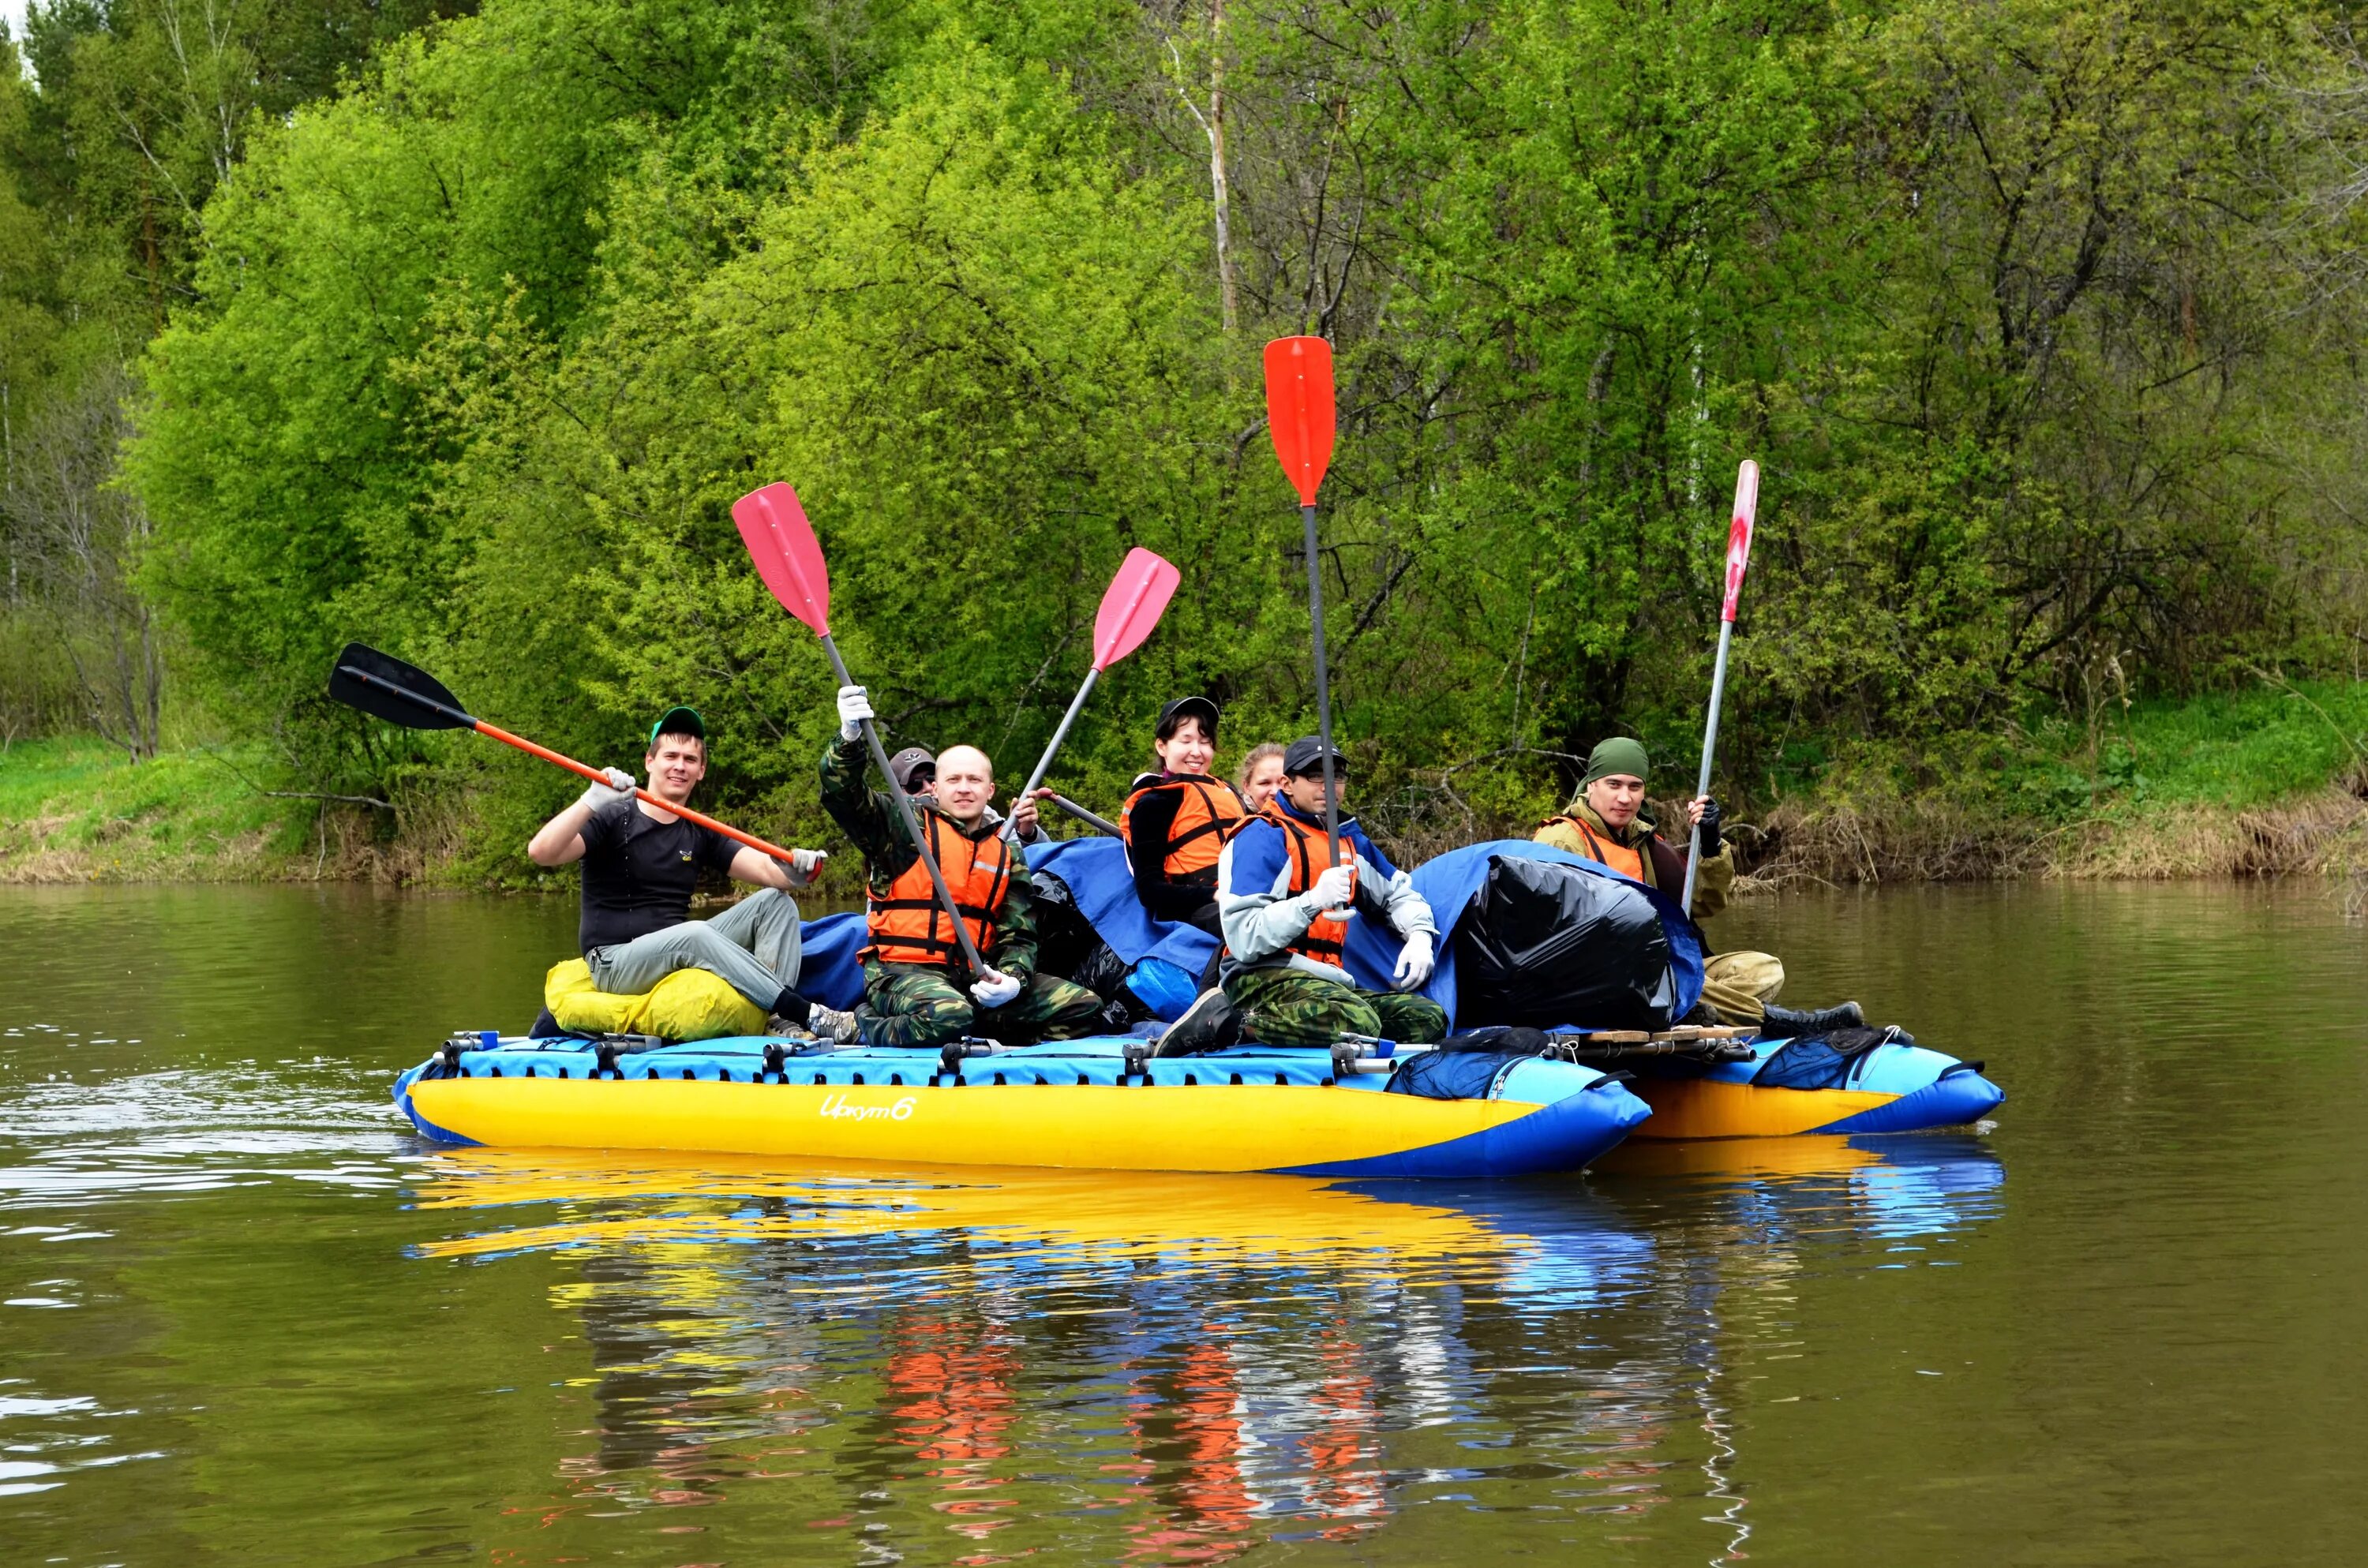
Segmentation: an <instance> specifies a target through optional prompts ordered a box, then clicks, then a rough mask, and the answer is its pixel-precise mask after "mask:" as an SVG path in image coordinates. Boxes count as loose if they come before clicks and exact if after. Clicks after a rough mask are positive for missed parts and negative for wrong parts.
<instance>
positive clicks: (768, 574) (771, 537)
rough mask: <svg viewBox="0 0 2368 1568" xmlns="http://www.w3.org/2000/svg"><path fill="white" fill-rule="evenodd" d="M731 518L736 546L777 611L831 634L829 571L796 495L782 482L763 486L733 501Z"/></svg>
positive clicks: (824, 634) (819, 541)
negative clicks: (737, 532) (744, 548)
mask: <svg viewBox="0 0 2368 1568" xmlns="http://www.w3.org/2000/svg"><path fill="white" fill-rule="evenodd" d="M732 520H733V522H734V523H735V524H737V525H739V528H740V542H741V543H743V544H745V545H746V546H747V547H748V558H749V559H750V560H751V561H754V562H756V563H757V575H758V576H759V577H762V578H763V579H765V586H767V587H768V588H770V589H771V590H772V591H773V597H775V598H777V599H779V600H780V601H781V608H783V609H785V610H788V611H789V612H790V613H791V615H794V616H796V617H797V618H798V619H800V620H803V621H804V622H805V623H806V624H807V625H808V626H810V627H812V628H814V632H815V634H816V635H817V636H822V637H827V636H829V635H830V568H829V567H828V566H827V565H825V563H824V562H823V558H822V541H821V540H818V539H816V538H814V525H813V524H812V523H809V522H807V521H806V509H805V507H804V506H802V505H800V504H799V501H798V493H797V492H796V491H794V490H792V489H791V488H790V487H789V486H788V485H786V484H779V483H776V484H768V485H767V486H765V488H763V489H762V490H752V491H750V492H749V493H748V494H746V495H743V496H742V497H740V499H738V500H737V501H734V502H733V503H732Z"/></svg>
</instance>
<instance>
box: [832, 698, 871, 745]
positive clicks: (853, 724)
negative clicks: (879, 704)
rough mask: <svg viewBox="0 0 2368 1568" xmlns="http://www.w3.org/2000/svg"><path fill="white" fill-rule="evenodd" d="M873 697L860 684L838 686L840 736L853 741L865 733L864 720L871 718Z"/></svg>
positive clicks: (842, 738)
mask: <svg viewBox="0 0 2368 1568" xmlns="http://www.w3.org/2000/svg"><path fill="white" fill-rule="evenodd" d="M872 716H873V715H872V712H871V698H870V697H868V696H866V695H865V694H864V690H863V688H862V687H860V686H842V687H839V688H838V738H839V739H840V740H842V741H851V740H853V739H855V737H856V736H858V735H860V734H861V733H863V721H865V720H866V719H869V718H871V717H872Z"/></svg>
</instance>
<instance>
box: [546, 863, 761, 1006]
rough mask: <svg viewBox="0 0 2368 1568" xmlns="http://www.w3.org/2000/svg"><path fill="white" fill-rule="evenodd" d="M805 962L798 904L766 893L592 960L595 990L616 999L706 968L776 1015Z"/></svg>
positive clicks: (598, 952)
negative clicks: (783, 992) (680, 971)
mask: <svg viewBox="0 0 2368 1568" xmlns="http://www.w3.org/2000/svg"><path fill="white" fill-rule="evenodd" d="M803 956H804V955H803V948H802V946H801V944H800V940H799V936H798V901H797V900H795V899H793V898H791V896H790V895H789V894H787V893H785V892H781V890H780V889H779V888H762V889H759V890H758V891H757V892H753V893H750V894H749V895H748V896H747V897H746V898H744V899H742V900H741V901H740V902H739V903H735V904H734V905H733V906H732V907H731V908H729V909H727V910H725V911H724V912H723V914H721V915H717V916H716V917H715V918H714V919H712V920H686V921H684V922H683V923H682V924H681V925H679V926H667V927H666V929H664V930H662V931H653V932H651V933H650V934H649V935H648V936H646V937H634V938H633V939H632V941H630V942H616V943H612V944H610V945H609V946H608V947H605V948H595V949H592V950H591V951H590V952H588V953H586V954H585V955H584V958H585V961H586V963H587V964H588V965H590V967H591V970H592V983H593V984H595V985H597V986H598V987H599V988H600V989H601V990H603V991H606V992H609V993H611V994H615V995H620V996H638V995H640V994H642V993H643V992H644V991H647V990H649V989H650V988H651V987H653V986H655V985H656V984H657V983H658V982H659V981H661V980H664V979H665V978H666V976H667V975H669V974H672V973H673V972H674V971H677V970H678V969H703V970H705V971H707V972H708V973H710V974H712V975H716V976H718V977H720V978H721V979H722V980H723V983H725V984H726V985H729V986H730V987H732V989H733V990H734V991H737V992H738V993H740V994H741V995H743V996H746V998H748V1000H749V1001H751V1002H754V1003H755V1004H756V1005H757V1006H759V1007H764V1008H768V1009H769V1008H770V1007H771V1006H772V1005H773V1003H774V1002H775V1001H776V1000H778V999H779V998H780V994H781V990H782V988H783V987H784V986H793V985H795V984H797V983H798V966H799V964H800V962H801V961H802V960H803Z"/></svg>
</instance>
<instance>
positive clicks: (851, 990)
mask: <svg viewBox="0 0 2368 1568" xmlns="http://www.w3.org/2000/svg"><path fill="white" fill-rule="evenodd" d="M1499 856H1515V857H1518V858H1523V859H1529V860H1544V861H1547V862H1550V863H1552V864H1554V865H1557V866H1576V867H1577V868H1578V869H1580V870H1581V871H1583V872H1586V873H1587V874H1588V875H1590V876H1598V877H1610V878H1611V879H1613V880H1614V881H1623V882H1629V883H1630V884H1631V885H1632V886H1634V887H1636V888H1637V889H1638V890H1639V891H1641V892H1643V893H1644V894H1645V896H1646V897H1647V898H1649V899H1651V900H1652V901H1653V906H1654V908H1655V909H1656V910H1657V911H1658V912H1659V913H1660V916H1661V928H1662V930H1663V931H1664V932H1666V933H1667V934H1668V938H1669V955H1670V959H1671V961H1672V962H1673V963H1674V964H1675V966H1676V969H1677V974H1678V1014H1679V1017H1682V1016H1683V1015H1684V1014H1685V1012H1686V1011H1687V1010H1688V1009H1689V1008H1691V1007H1692V1006H1693V1005H1694V1003H1695V1002H1696V1001H1697V1000H1699V999H1700V998H1701V996H1702V944H1701V943H1700V942H1699V941H1697V940H1696V939H1695V937H1694V933H1693V927H1692V926H1691V924H1690V923H1689V922H1688V921H1687V919H1686V917H1685V915H1683V914H1682V913H1681V912H1679V908H1678V904H1677V901H1676V900H1675V899H1672V898H1670V897H1668V895H1667V894H1665V893H1661V892H1656V891H1655V890H1654V889H1652V888H1648V887H1645V885H1644V884H1643V883H1641V882H1636V881H1634V879H1633V878H1629V877H1623V876H1622V875H1621V874H1620V873H1619V872H1617V871H1615V870H1613V869H1611V868H1610V867H1609V866H1603V865H1599V864H1597V863H1596V862H1595V861H1593V860H1588V859H1586V858H1582V857H1580V856H1577V855H1573V854H1571V853H1569V852H1568V851H1567V850H1562V849H1556V848H1554V846H1552V845H1546V844H1536V843H1532V842H1531V841H1530V840H1529V839H1526V838H1499V839H1495V840H1492V841H1490V842H1488V843H1486V844H1474V845H1472V846H1468V847H1466V848H1463V849H1451V850H1449V851H1448V852H1447V853H1446V854H1444V855H1441V856H1440V857H1439V858H1437V859H1435V860H1431V861H1429V862H1428V863H1427V864H1424V865H1421V866H1417V868H1415V870H1414V885H1415V889H1416V891H1417V892H1420V893H1421V894H1422V896H1423V897H1424V898H1425V899H1426V900H1428V901H1429V903H1430V907H1431V912H1432V914H1433V915H1434V916H1435V917H1436V918H1437V920H1438V921H1439V926H1440V944H1439V967H1438V968H1437V969H1436V970H1434V971H1432V972H1431V976H1430V983H1429V984H1428V985H1426V986H1424V987H1423V994H1425V995H1427V996H1429V998H1430V999H1431V1000H1432V1001H1434V1002H1436V1003H1438V1004H1439V1005H1440V1006H1442V1007H1444V1008H1446V1009H1447V1016H1448V1017H1449V1018H1450V1019H1452V1018H1453V1017H1455V948H1454V944H1453V943H1452V940H1451V938H1452V937H1453V936H1454V935H1455V923H1456V922H1457V921H1458V920H1460V919H1462V918H1463V912H1464V911H1465V909H1467V908H1468V907H1469V906H1470V905H1471V903H1472V895H1473V894H1474V893H1475V892H1479V891H1480V884H1481V883H1482V882H1484V881H1486V880H1487V877H1488V866H1489V862H1491V861H1493V860H1495V859H1496V858H1498V857H1499ZM1028 863H1029V865H1030V867H1031V868H1034V869H1038V870H1047V871H1051V872H1052V873H1053V875H1055V876H1057V877H1059V878H1060V879H1061V881H1063V882H1064V883H1066V884H1067V886H1068V889H1069V892H1070V893H1071V895H1072V896H1074V897H1075V898H1076V901H1077V911H1078V913H1079V914H1081V915H1084V916H1085V917H1086V919H1087V922H1088V923H1089V924H1091V925H1092V926H1093V928H1094V931H1095V933H1096V934H1097V935H1098V936H1099V937H1101V939H1102V940H1103V941H1105V942H1108V943H1109V944H1110V947H1111V948H1112V949H1115V950H1116V952H1117V953H1118V955H1119V957H1121V958H1122V959H1124V960H1126V961H1127V962H1128V963H1130V964H1138V965H1139V964H1141V963H1142V962H1143V961H1144V960H1146V959H1156V960H1161V961H1164V962H1167V963H1170V964H1173V965H1175V966H1176V967H1177V968H1178V969H1179V970H1182V971H1184V972H1185V973H1187V974H1190V975H1198V974H1199V973H1200V972H1201V970H1202V969H1203V968H1204V967H1205V966H1206V965H1207V963H1208V961H1209V955H1210V954H1211V953H1212V952H1213V951H1215V950H1216V939H1215V938H1214V937H1211V936H1210V935H1209V934H1208V933H1207V932H1205V931H1202V930H1201V929H1200V928H1199V927H1197V926H1179V925H1176V924H1174V923H1172V922H1169V921H1166V920H1154V919H1153V918H1152V917H1151V916H1150V915H1147V914H1145V913H1144V907H1143V904H1142V903H1141V902H1140V901H1139V900H1138V899H1136V897H1135V896H1134V878H1133V875H1132V874H1131V873H1130V872H1129V871H1128V870H1127V866H1126V850H1125V847H1124V846H1122V845H1121V844H1120V843H1119V841H1118V840H1117V839H1115V838H1072V839H1066V840H1064V841H1062V842H1060V843H1056V844H1045V845H1038V846H1035V847H1034V848H1031V849H1030V850H1029V851H1028ZM804 937H805V966H804V968H803V970H801V971H799V975H798V991H799V993H800V994H802V995H804V996H806V997H808V998H809V999H811V1000H813V1001H816V1002H820V1003H822V1004H824V1005H825V1006H831V1007H852V1006H855V1004H856V1003H857V1002H859V1001H860V1000H862V997H863V970H862V966H861V965H860V964H859V963H858V962H857V961H856V957H855V955H856V953H857V952H858V950H860V949H861V948H862V946H863V942H864V935H863V916H862V915H825V916H824V917H823V918H822V919H820V920H809V921H807V922H806V923H805V926H804ZM1397 960H1398V939H1397V935H1396V933H1395V932H1393V931H1391V930H1390V929H1388V928H1387V927H1386V926H1383V925H1382V924H1381V923H1380V922H1378V921H1375V920H1368V919H1358V920H1351V921H1349V951H1348V961H1349V974H1350V975H1351V976H1352V977H1353V978H1354V979H1355V980H1356V982H1357V983H1358V984H1360V985H1362V986H1364V987H1366V988H1367V989H1369V990H1373V991H1386V990H1388V989H1389V984H1390V971H1391V970H1392V969H1394V968H1395V967H1396V964H1397ZM1589 1021H1590V1020H1588V1019H1586V1018H1572V1019H1569V1020H1567V1022H1569V1023H1570V1024H1572V1025H1574V1026H1584V1025H1586V1024H1587V1023H1588V1022H1589Z"/></svg>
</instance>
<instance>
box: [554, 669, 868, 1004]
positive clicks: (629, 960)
mask: <svg viewBox="0 0 2368 1568" xmlns="http://www.w3.org/2000/svg"><path fill="white" fill-rule="evenodd" d="M642 760H643V767H646V768H647V769H648V771H649V779H650V782H649V792H650V793H651V794H653V795H655V796H656V797H657V798H658V799H659V800H660V801H665V802H666V803H667V804H669V805H676V806H682V805H688V804H689V802H690V792H691V791H692V790H695V789H697V788H698V786H699V781H700V779H701V778H705V777H706V776H707V726H706V724H705V722H702V721H701V720H700V716H699V715H698V714H697V713H696V712H694V711H693V710H690V709H688V708H670V709H668V710H666V712H665V713H664V714H663V715H662V716H660V718H659V719H658V722H656V723H655V724H653V725H651V726H650V749H649V753H648V755H647V756H644V757H643V759H642ZM608 773H609V782H608V783H606V784H595V785H593V786H591V787H590V788H589V789H587V790H585V791H584V793H583V795H582V796H581V797H580V798H579V799H578V800H577V801H575V804H574V805H571V806H569V807H568V808H567V809H566V810H565V811H564V812H560V813H559V814H558V815H557V816H555V817H553V818H552V819H551V820H550V821H549V822H547V823H545V824H542V829H541V832H539V833H537V834H536V835H534V837H533V839H532V840H531V841H530V842H529V843H528V845H527V846H526V852H527V858H529V859H530V860H532V861H533V862H534V863H535V864H536V865H538V866H564V865H567V864H569V863H570V862H572V861H575V860H582V861H583V862H584V914H583V918H582V920H581V921H580V922H579V923H578V925H577V927H576V940H577V943H578V945H579V946H580V947H581V948H582V949H583V951H584V958H585V961H586V964H587V965H589V967H590V968H591V971H592V983H593V984H595V985H597V986H598V987H599V988H600V989H601V990H603V991H607V992H611V993H615V994H621V995H637V994H641V993H642V992H645V991H647V990H649V989H650V988H651V987H653V986H655V984H657V983H658V982H659V981H661V980H664V979H665V978H666V976H667V975H669V974H672V973H674V972H675V971H677V970H681V969H703V970H705V971H708V972H709V973H710V974H713V975H717V976H719V977H721V978H722V979H723V982H724V983H726V984H728V985H730V986H731V987H732V989H733V990H734V991H737V992H738V993H740V994H741V995H743V996H745V997H746V998H747V999H748V1000H749V1001H751V1002H753V1003H755V1004H756V1005H757V1006H759V1007H762V1008H764V1009H765V1010H766V1011H767V1012H768V1014H770V1015H772V1017H771V1018H770V1019H769V1020H768V1026H767V1027H768V1028H770V1029H774V1030H779V1029H781V1028H809V1029H812V1030H813V1031H814V1033H816V1034H819V1035H822V1036H824V1037H825V1038H826V1039H830V1040H841V1041H844V1040H853V1039H854V1038H855V1019H854V1017H853V1016H852V1015H850V1014H847V1013H842V1012H838V1011H837V1010H836V1009H834V1008H830V1007H825V1006H819V1005H816V1004H814V1003H810V1002H808V1001H807V1000H806V999H805V998H804V997H803V996H801V995H799V994H797V992H796V990H795V989H793V988H794V987H795V985H796V984H797V979H798V965H799V960H800V956H801V955H800V949H799V941H798V906H797V903H796V901H795V900H794V899H792V898H791V896H790V890H791V889H793V888H802V887H804V886H805V885H806V884H807V883H809V882H811V881H814V874H815V872H816V871H817V870H819V869H820V868H821V866H822V862H823V861H824V860H825V858H827V856H826V855H825V852H824V851H822V850H819V849H798V850H792V851H791V854H792V856H793V857H794V863H793V864H791V865H787V866H785V865H783V864H781V863H780V861H778V860H776V859H774V858H772V857H771V856H769V855H764V854H760V853H759V852H757V850H754V849H750V848H747V847H746V846H743V845H738V844H734V842H733V841H732V840H730V839H728V838H726V837H724V836H723V835H722V834H720V833H716V832H713V831H712V830H711V829H708V828H703V827H700V826H699V825H698V824H696V823H691V822H686V821H685V820H683V819H682V818H681V817H678V816H677V815H675V814H674V813H672V812H667V811H666V810H664V809H663V808H661V807H659V806H655V805H652V804H650V803H649V802H647V801H642V800H640V799H638V798H637V797H636V796H635V795H634V793H633V776H632V774H630V773H627V772H626V771H625V770H624V769H623V768H621V767H612V768H609V770H608ZM711 870H712V871H722V872H723V873H725V874H726V875H728V876H730V877H732V878H733V879H734V880H735V881H743V882H753V883H755V884H756V885H757V888H758V889H759V890H760V891H759V892H755V893H752V894H750V895H749V896H748V897H746V898H744V899H742V900H741V901H740V902H739V903H736V904H734V905H733V906H732V907H731V908H730V909H728V910H726V911H724V912H723V914H722V915H717V916H716V917H715V918H714V919H712V920H693V919H691V918H690V896H691V894H692V893H694V892H697V891H698V889H699V879H700V875H701V874H702V873H703V872H707V871H711Z"/></svg>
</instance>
